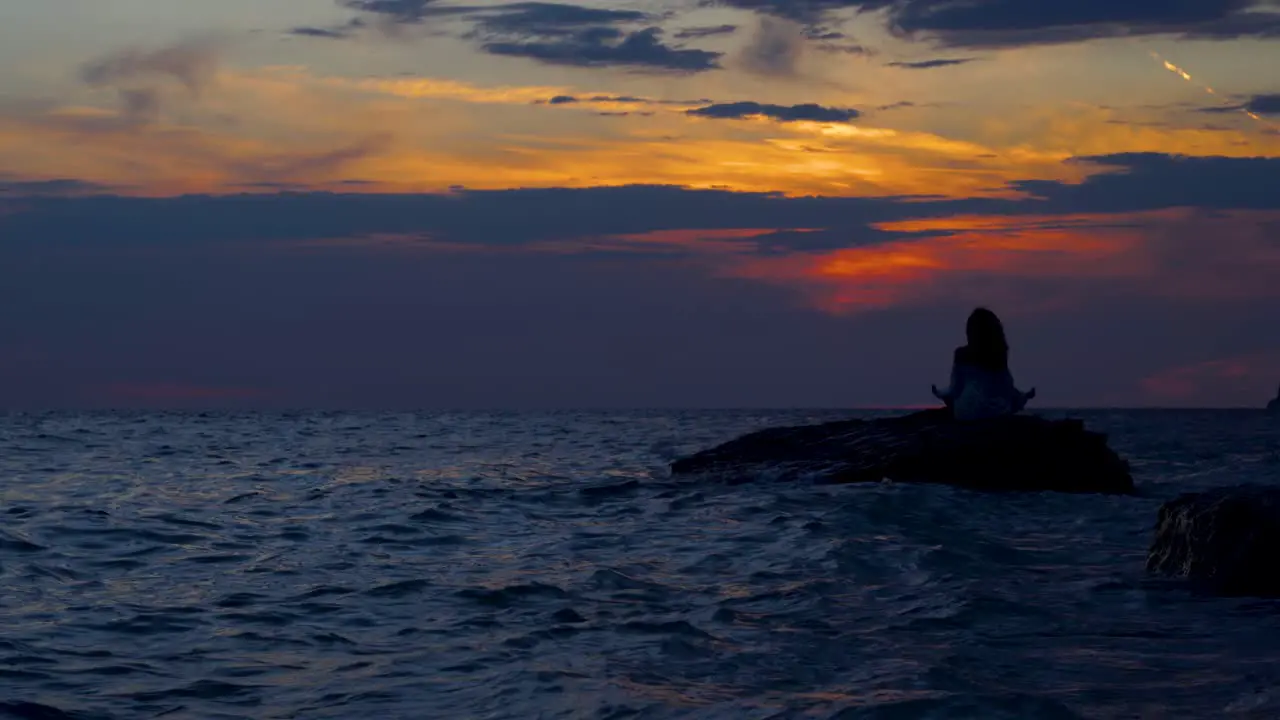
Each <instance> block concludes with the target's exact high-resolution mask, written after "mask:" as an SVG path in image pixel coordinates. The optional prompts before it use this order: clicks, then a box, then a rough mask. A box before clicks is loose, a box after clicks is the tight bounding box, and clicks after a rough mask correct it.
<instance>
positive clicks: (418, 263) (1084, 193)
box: [0, 0, 1280, 409]
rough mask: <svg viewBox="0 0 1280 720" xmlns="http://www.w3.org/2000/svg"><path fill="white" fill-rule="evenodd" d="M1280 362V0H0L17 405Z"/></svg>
mask: <svg viewBox="0 0 1280 720" xmlns="http://www.w3.org/2000/svg"><path fill="white" fill-rule="evenodd" d="M975 305H987V306H989V307H991V308H992V309H994V310H995V311H996V312H997V313H999V314H1000V315H1001V317H1002V318H1003V319H1004V321H1005V325H1006V328H1007V330H1008V332H1009V339H1010V343H1011V345H1012V353H1011V363H1012V365H1013V372H1014V375H1015V378H1016V379H1017V381H1018V383H1019V385H1021V386H1023V387H1030V386H1035V387H1037V389H1038V397H1037V399H1036V401H1035V402H1034V404H1033V407H1035V406H1039V407H1079V406H1110V407H1114V406H1202V407H1203V406H1215V407H1217V406H1260V405H1263V404H1265V402H1266V401H1267V400H1268V399H1269V398H1270V397H1273V396H1274V395H1275V394H1276V386H1277V384H1280V0H1195V1H1194V2H1171V1H1165V0H963V1H962V0H806V1H803V2H797V1H792V0H635V1H634V2H618V1H614V2H595V3H586V4H560V3H538V2H523V3H503V2H488V1H486V0H475V1H474V2H453V1H451V0H336V1H335V0H217V2H214V1H213V0H189V1H186V2H175V1H174V0H0V308H2V310H0V409H3V408H18V409H39V408H63V407H72V408H75V407H139V408H149V407H181V408H187V407H191V408H196V407H200V408H203V407H213V408H232V407H247V408H252V407H263V408H304V407H334V408H423V409H432V408H557V407H570V408H575V407H585V408H596V407H744V406H745V407H776V406H790V407H885V406H894V407H902V406H920V405H928V404H931V403H932V398H931V396H930V394H929V386H930V384H931V383H937V384H939V385H942V384H945V382H946V380H947V371H948V367H949V361H950V357H951V351H952V349H953V348H954V347H955V346H956V345H957V344H961V343H962V342H963V325H964V320H965V316H966V315H967V314H968V312H969V311H970V310H971V309H972V308H973V307H974V306H975Z"/></svg>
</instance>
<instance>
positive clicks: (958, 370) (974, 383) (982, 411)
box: [940, 362, 1027, 420]
mask: <svg viewBox="0 0 1280 720" xmlns="http://www.w3.org/2000/svg"><path fill="white" fill-rule="evenodd" d="M940 395H941V397H942V399H943V400H945V401H947V402H948V404H949V405H951V408H952V413H953V414H954V415H955V418H956V419H957V420H979V419H982V418H990V417H999V416H1001V415H1013V414H1014V413H1017V412H1019V411H1020V410H1022V408H1024V407H1026V405H1027V395H1026V393H1024V392H1022V391H1021V390H1019V389H1018V388H1017V387H1016V386H1014V384H1013V374H1012V373H1010V372H1009V370H1008V369H1005V370H1001V371H998V372H997V371H992V370H987V369H985V368H980V367H977V366H975V365H969V364H967V363H959V362H957V363H952V365H951V385H950V387H948V388H946V389H945V390H943V391H942V392H941V393H940Z"/></svg>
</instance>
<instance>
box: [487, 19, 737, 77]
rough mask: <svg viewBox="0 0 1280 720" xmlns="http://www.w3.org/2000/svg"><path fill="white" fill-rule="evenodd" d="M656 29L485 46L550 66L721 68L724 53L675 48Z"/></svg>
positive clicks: (606, 30) (591, 31)
mask: <svg viewBox="0 0 1280 720" xmlns="http://www.w3.org/2000/svg"><path fill="white" fill-rule="evenodd" d="M661 36H662V30H661V29H659V28H656V27H651V28H645V29H643V30H637V31H635V32H631V33H624V32H622V31H620V30H617V29H615V28H608V27H595V28H587V29H585V30H582V31H581V32H578V33H575V34H565V35H561V36H558V37H555V38H548V39H542V40H522V41H490V42H486V43H484V45H483V46H482V47H483V48H484V50H485V52H488V53H490V54H493V55H507V56H513V57H523V58H529V59H531V60H536V61H538V62H541V63H545V64H547V65H568V66H574V67H627V68H633V69H640V70H652V71H666V72H677V73H697V72H703V71H706V70H715V69H717V68H719V67H720V63H719V58H720V56H721V54H722V53H718V52H711V51H708V50H695V49H685V48H673V47H671V46H669V45H666V44H665V43H663V42H662V40H661Z"/></svg>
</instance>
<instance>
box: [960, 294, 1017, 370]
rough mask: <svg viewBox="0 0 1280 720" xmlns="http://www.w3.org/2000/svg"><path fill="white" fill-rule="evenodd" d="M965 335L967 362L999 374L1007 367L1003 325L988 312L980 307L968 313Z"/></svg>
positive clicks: (1007, 354) (1006, 342)
mask: <svg viewBox="0 0 1280 720" xmlns="http://www.w3.org/2000/svg"><path fill="white" fill-rule="evenodd" d="M964 332H965V335H966V336H967V337H968V339H969V346H968V348H969V352H968V356H969V361H970V362H972V363H973V364H974V365H977V366H978V367H980V368H983V369H986V370H992V371H995V372H999V371H1001V370H1006V369H1008V367H1009V343H1008V341H1006V340H1005V337H1004V325H1002V324H1001V323H1000V318H998V317H996V314H995V313H993V312H991V311H990V310H988V309H986V308H984V307H980V308H977V309H976V310H974V311H973V312H972V313H969V321H968V322H967V323H965V327H964Z"/></svg>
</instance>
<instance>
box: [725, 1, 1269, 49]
mask: <svg viewBox="0 0 1280 720" xmlns="http://www.w3.org/2000/svg"><path fill="white" fill-rule="evenodd" d="M723 2H725V3H726V4H729V5H732V6H735V7H740V8H745V9H749V10H755V11H758V12H761V13H764V14H768V15H772V16H775V17H782V18H788V19H791V20H795V21H798V22H805V23H810V24H812V23H816V22H819V21H821V20H822V19H824V18H826V17H827V16H828V14H829V13H831V12H834V11H838V10H846V9H848V10H857V11H859V12H876V13H879V14H880V15H881V16H882V17H883V18H884V20H885V22H886V23H887V24H888V26H889V28H890V29H891V30H893V31H894V32H895V33H896V34H898V35H901V36H907V37H928V38H932V39H935V40H937V41H940V42H941V43H942V44H943V45H949V46H955V47H975V48H976V47H1002V46H1016V45H1032V44H1052V43H1065V42H1077V41H1081V40H1090V39H1096V38H1109V37H1131V36H1141V35H1172V36H1179V37H1185V38H1204V39H1232V38H1241V37H1258V38H1273V37H1280V13H1277V12H1275V10H1276V8H1277V5H1276V3H1275V2H1274V1H1273V0H1195V1H1184V2H1165V1H1164V0H1039V1H1038V2H1028V1H1027V0H805V1H804V2H795V1H793V0H723Z"/></svg>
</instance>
